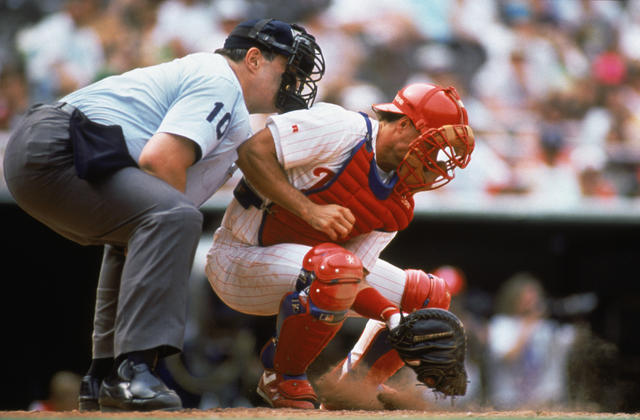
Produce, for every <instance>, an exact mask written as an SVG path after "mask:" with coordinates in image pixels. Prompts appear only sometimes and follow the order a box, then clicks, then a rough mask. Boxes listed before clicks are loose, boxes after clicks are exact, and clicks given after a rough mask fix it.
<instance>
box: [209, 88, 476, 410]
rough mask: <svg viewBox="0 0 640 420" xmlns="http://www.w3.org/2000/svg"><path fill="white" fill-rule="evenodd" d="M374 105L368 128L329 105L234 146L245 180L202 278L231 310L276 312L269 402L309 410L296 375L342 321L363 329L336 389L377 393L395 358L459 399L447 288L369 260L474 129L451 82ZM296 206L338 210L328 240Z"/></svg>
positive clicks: (460, 161)
mask: <svg viewBox="0 0 640 420" xmlns="http://www.w3.org/2000/svg"><path fill="white" fill-rule="evenodd" d="M373 109H374V110H375V112H376V114H377V117H378V118H377V120H376V119H370V118H369V117H368V116H367V115H366V114H364V113H357V112H352V111H348V110H345V109H344V108H342V107H340V106H337V105H333V104H327V103H320V104H316V105H315V106H313V107H312V108H310V109H309V110H303V111H292V112H289V113H286V114H282V115H277V116H272V117H269V119H268V120H267V126H266V128H264V129H263V130H261V131H259V132H258V133H256V135H254V136H253V137H252V138H251V139H249V140H248V141H247V142H246V143H244V144H243V145H242V146H241V148H240V149H239V150H238V153H239V159H238V161H237V163H238V166H239V167H240V168H241V169H242V171H243V173H244V178H243V179H242V180H241V181H240V182H239V184H238V185H237V187H236V188H235V190H234V199H233V200H232V202H231V203H230V205H229V206H228V208H227V210H226V212H225V215H224V217H223V220H222V225H221V226H220V227H219V228H218V229H217V230H216V232H215V234H214V239H213V244H212V246H211V249H210V250H209V252H208V255H207V265H206V273H207V277H208V279H209V282H210V284H211V286H212V287H213V289H214V290H215V292H216V293H217V294H218V296H219V297H220V298H221V299H222V300H223V301H224V302H225V303H226V304H227V305H228V306H230V307H231V308H233V309H235V310H237V311H240V312H243V313H248V314H255V315H263V316H269V315H274V314H278V317H277V328H276V334H275V336H274V338H273V339H272V340H270V341H269V342H267V343H266V344H265V346H264V348H263V350H262V352H261V355H260V358H261V361H262V363H263V365H264V374H263V376H262V378H261V380H260V382H259V385H258V393H259V394H260V395H261V396H262V397H263V398H264V399H265V400H266V401H267V402H268V403H269V404H271V405H272V406H273V407H293V408H314V407H318V406H319V399H318V396H317V394H316V392H315V391H314V389H313V387H312V385H311V383H310V382H309V380H308V378H307V376H306V370H307V368H308V367H309V365H310V364H311V363H312V362H313V360H314V359H315V358H316V357H317V356H318V355H319V354H320V352H321V351H322V350H323V349H324V348H325V347H326V345H327V344H328V343H329V341H330V340H331V339H332V338H333V337H334V336H335V334H336V333H337V332H338V330H339V329H340V327H341V325H342V324H343V322H344V320H345V318H346V317H347V316H362V317H366V318H369V319H370V321H368V323H367V326H366V327H365V330H364V332H363V334H362V336H361V337H360V339H359V340H358V342H357V343H356V345H355V347H354V349H353V350H352V351H351V352H350V353H349V355H348V356H347V357H346V358H345V361H344V362H343V363H342V364H341V365H340V366H338V367H337V369H336V371H335V375H336V380H347V379H348V378H351V377H354V378H357V379H358V380H359V381H364V382H363V384H364V383H366V384H369V385H371V386H377V385H382V384H383V383H384V382H385V381H386V380H387V379H388V378H390V377H391V376H392V375H393V374H394V373H395V372H397V371H398V370H399V369H400V368H401V367H402V366H404V365H405V363H406V365H407V366H409V367H411V368H412V369H414V371H415V372H416V374H417V377H418V379H419V380H420V381H422V382H423V383H424V384H425V385H427V386H429V387H432V388H434V389H435V390H437V391H439V392H442V393H444V394H445V395H463V394H464V393H465V390H466V383H467V378H466V373H465V370H464V353H465V338H464V330H463V328H462V324H461V323H460V322H459V320H458V319H457V318H456V317H455V315H453V314H451V313H450V312H448V311H446V309H448V307H449V303H450V301H451V296H450V294H449V292H448V290H447V286H446V283H445V281H444V280H442V279H441V278H439V277H436V276H434V275H431V274H427V273H425V272H424V271H422V270H412V269H409V270H403V269H400V268H398V267H395V266H393V265H391V264H389V263H388V262H386V261H384V260H382V259H379V255H380V253H381V252H382V250H383V249H384V248H385V246H386V245H387V244H389V242H390V241H391V240H392V239H393V237H394V236H395V235H396V233H397V232H398V231H400V230H403V229H405V228H407V226H408V225H409V223H410V222H411V220H412V218H413V209H414V200H413V195H414V194H415V193H417V192H420V191H427V190H432V189H435V188H439V187H442V186H443V185H445V184H446V183H448V182H449V181H451V180H452V179H453V177H454V169H455V168H464V167H466V166H467V165H468V163H469V160H470V156H471V152H472V151H473V148H474V136H473V131H472V130H471V128H470V127H469V126H468V118H467V113H466V110H465V108H464V106H463V104H462V101H461V100H460V98H459V96H458V94H457V93H456V91H455V89H454V88H453V87H449V88H442V87H440V86H435V85H431V84H412V85H409V86H406V87H405V88H403V89H401V90H400V91H399V92H398V93H397V95H396V97H395V99H394V100H393V102H392V103H387V104H379V105H374V106H373ZM259 156H261V157H262V158H258V157H259ZM264 156H269V157H270V158H269V159H264ZM258 174H261V175H258ZM264 174H268V175H267V176H265V175H264ZM283 174H284V175H286V178H285V177H283V176H282V175H283ZM283 178H284V179H283ZM286 179H288V181H289V182H290V183H291V185H292V186H289V188H287V186H286V185H282V183H283V182H285V180H286ZM278 190H281V191H282V193H281V194H279V193H278ZM258 191H259V192H258ZM264 196H270V197H274V201H273V202H271V201H267V200H266V199H265V198H264ZM292 203H296V205H294V204H292ZM305 203H308V205H309V206H310V207H313V206H318V205H323V206H327V207H329V208H333V210H334V211H335V210H336V209H339V210H340V211H342V212H343V215H344V222H343V223H342V226H339V227H337V228H336V230H335V236H334V237H333V238H330V237H329V236H327V235H326V234H324V233H323V232H321V231H319V230H316V229H314V228H313V227H312V226H310V225H308V224H307V223H305V222H304V221H303V218H304V213H305V211H306V207H305ZM285 207H286V208H292V209H293V208H295V209H297V211H299V214H293V213H291V212H289V211H287V210H285ZM336 237H337V239H336ZM423 308H439V309H426V310H423ZM325 407H327V408H332V407H330V406H329V405H328V404H325ZM334 407H335V408H338V407H337V406H334Z"/></svg>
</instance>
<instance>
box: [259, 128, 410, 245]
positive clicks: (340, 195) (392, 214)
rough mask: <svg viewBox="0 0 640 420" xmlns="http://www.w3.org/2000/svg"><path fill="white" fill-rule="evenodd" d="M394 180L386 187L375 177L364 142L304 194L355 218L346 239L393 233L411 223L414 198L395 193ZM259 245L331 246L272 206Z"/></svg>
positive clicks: (369, 150) (368, 144)
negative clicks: (345, 209) (332, 173)
mask: <svg viewBox="0 0 640 420" xmlns="http://www.w3.org/2000/svg"><path fill="white" fill-rule="evenodd" d="M395 182H396V178H395V177H394V179H393V180H392V181H391V182H390V183H389V184H385V183H384V182H383V181H382V180H380V178H379V177H378V173H377V169H376V164H375V162H374V159H373V149H372V147H371V141H370V140H368V139H364V140H363V141H362V142H360V143H359V144H358V145H357V146H356V147H355V148H354V152H353V153H352V155H351V158H350V159H349V160H348V161H347V163H346V164H345V165H344V166H343V167H342V168H341V169H340V171H339V172H338V174H337V175H336V176H334V177H333V178H332V179H331V180H329V182H328V183H326V184H324V185H323V186H321V187H318V188H314V189H311V190H308V191H305V194H306V195H307V196H308V197H309V198H310V199H311V200H312V201H313V202H315V203H318V204H339V205H341V206H344V207H348V208H349V209H350V210H351V212H352V213H353V215H354V216H355V218H356V223H355V225H354V227H353V229H352V230H351V232H350V233H349V235H348V237H347V238H345V239H343V240H342V242H339V243H343V242H346V241H348V240H349V239H351V238H353V237H355V236H358V235H361V234H363V233H369V232H371V231H373V230H381V231H385V232H395V231H400V230H403V229H405V228H406V227H407V226H408V225H409V223H410V222H411V219H413V208H414V202H413V197H411V196H408V197H403V196H401V195H400V194H398V193H396V192H395V190H394V189H393V187H394V186H395ZM259 240H260V245H262V246H269V245H274V244H277V243H298V244H304V245H309V246H315V245H318V244H320V243H322V242H333V241H331V239H330V238H329V237H328V236H327V235H325V234H324V233H322V232H320V231H318V230H315V229H314V228H312V227H311V226H310V225H309V224H307V223H306V222H305V221H303V220H302V219H300V218H299V217H297V216H295V215H294V214H292V213H290V212H289V211H287V210H285V209H284V208H282V207H280V206H278V205H277V204H273V205H272V206H271V207H270V209H269V211H265V213H264V216H263V219H262V226H261V227H260V236H259Z"/></svg>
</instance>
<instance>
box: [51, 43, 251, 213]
mask: <svg viewBox="0 0 640 420" xmlns="http://www.w3.org/2000/svg"><path fill="white" fill-rule="evenodd" d="M61 101H63V102H68V103H70V104H72V105H74V106H75V107H77V108H78V109H80V110H81V111H82V112H84V113H85V114H86V115H87V117H89V118H90V119H91V120H92V121H94V122H97V123H100V124H106V125H114V124H117V125H119V126H121V127H122V131H123V133H124V137H125V140H126V143H127V147H128V148H129V153H130V154H131V156H133V158H134V159H135V160H136V162H137V161H138V158H139V157H140V152H141V151H142V148H143V147H144V145H145V144H146V143H147V141H149V139H150V138H151V136H153V135H154V134H155V133H158V132H166V133H172V134H177V135H180V136H184V137H187V138H189V139H191V140H193V141H194V142H195V143H196V144H197V145H198V146H199V148H200V152H201V159H200V160H199V161H198V162H196V163H195V164H194V165H193V166H191V167H190V168H189V170H188V171H187V190H186V194H187V196H188V197H189V198H190V199H191V200H192V201H193V202H194V203H195V204H196V205H198V206H199V205H201V204H202V203H204V202H205V201H206V200H207V199H208V198H210V197H211V196H212V195H213V194H214V193H215V192H216V191H217V190H218V189H219V188H220V187H221V186H222V185H223V184H224V183H225V182H226V181H227V179H228V178H229V177H230V176H231V174H232V173H233V169H234V166H233V163H234V162H235V160H236V159H237V153H236V149H237V147H238V146H239V145H240V144H241V143H242V142H244V141H245V140H246V139H248V138H249V137H250V135H251V134H252V133H251V125H250V121H249V112H248V110H247V107H246V105H245V103H244V98H243V96H242V88H241V86H240V83H239V82H238V79H237V78H236V76H235V74H234V73H233V71H232V70H231V67H229V64H228V63H227V61H226V59H225V58H224V57H222V56H221V55H219V54H214V53H196V54H190V55H187V56H185V57H183V58H179V59H176V60H173V61H170V62H167V63H163V64H158V65H155V66H150V67H144V68H139V69H135V70H131V71H129V72H126V73H123V74H121V75H118V76H111V77H107V78H105V79H103V80H101V81H99V82H96V83H94V84H91V85H89V86H87V87H85V88H82V89H80V90H78V91H76V92H73V93H71V94H69V95H67V96H65V97H64V98H62V99H61Z"/></svg>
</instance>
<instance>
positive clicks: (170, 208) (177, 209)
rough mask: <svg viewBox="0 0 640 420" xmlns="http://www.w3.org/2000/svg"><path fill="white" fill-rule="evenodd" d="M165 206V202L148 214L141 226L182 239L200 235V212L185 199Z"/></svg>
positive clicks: (201, 218) (201, 220) (201, 219)
mask: <svg viewBox="0 0 640 420" xmlns="http://www.w3.org/2000/svg"><path fill="white" fill-rule="evenodd" d="M167 204H168V203H167V202H165V203H164V205H163V206H159V207H158V208H157V209H155V210H154V211H152V212H151V213H149V214H148V217H146V220H145V222H143V226H144V225H146V226H147V228H152V229H158V230H162V231H164V232H167V233H169V234H173V235H179V236H182V237H198V238H199V237H200V234H201V233H202V223H203V216H202V212H200V210H198V208H197V207H195V206H194V205H193V204H192V203H191V202H190V201H188V200H187V199H186V198H185V199H184V200H174V202H173V203H172V204H171V205H167Z"/></svg>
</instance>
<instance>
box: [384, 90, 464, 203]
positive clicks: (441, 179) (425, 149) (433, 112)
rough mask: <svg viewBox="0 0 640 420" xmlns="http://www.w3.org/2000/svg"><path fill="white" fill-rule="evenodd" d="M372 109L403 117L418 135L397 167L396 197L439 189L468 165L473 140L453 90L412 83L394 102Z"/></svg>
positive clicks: (401, 91) (461, 106)
mask: <svg viewBox="0 0 640 420" xmlns="http://www.w3.org/2000/svg"><path fill="white" fill-rule="evenodd" d="M373 109H374V110H375V111H378V112H381V111H384V112H391V113H394V114H402V115H406V116H407V117H408V118H409V119H410V120H411V122H412V123H413V125H414V126H415V128H416V129H417V130H418V132H419V134H418V136H417V137H416V139H415V140H413V141H412V142H411V144H410V145H409V149H408V152H407V155H406V156H405V157H404V159H403V160H402V162H400V165H399V166H398V169H397V173H398V177H399V178H398V182H397V183H396V186H395V189H396V191H398V193H400V194H403V195H404V194H415V193H416V192H419V191H426V190H433V189H436V188H439V187H442V186H443V185H445V184H447V183H448V182H449V181H451V180H452V179H453V177H454V169H455V168H456V167H458V168H465V167H466V166H467V165H468V164H469V160H470V158H471V152H473V148H474V144H475V140H474V137H473V132H472V130H471V129H470V127H469V125H468V124H469V118H468V116H467V110H466V109H465V108H464V105H463V104H462V100H460V96H459V95H458V93H457V92H456V90H455V88H454V87H452V86H450V87H448V88H443V87H440V86H436V85H432V84H429V83H414V84H411V85H408V86H406V87H404V88H402V89H400V91H398V93H397V94H396V97H395V98H394V99H393V102H391V103H386V104H377V105H373Z"/></svg>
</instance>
